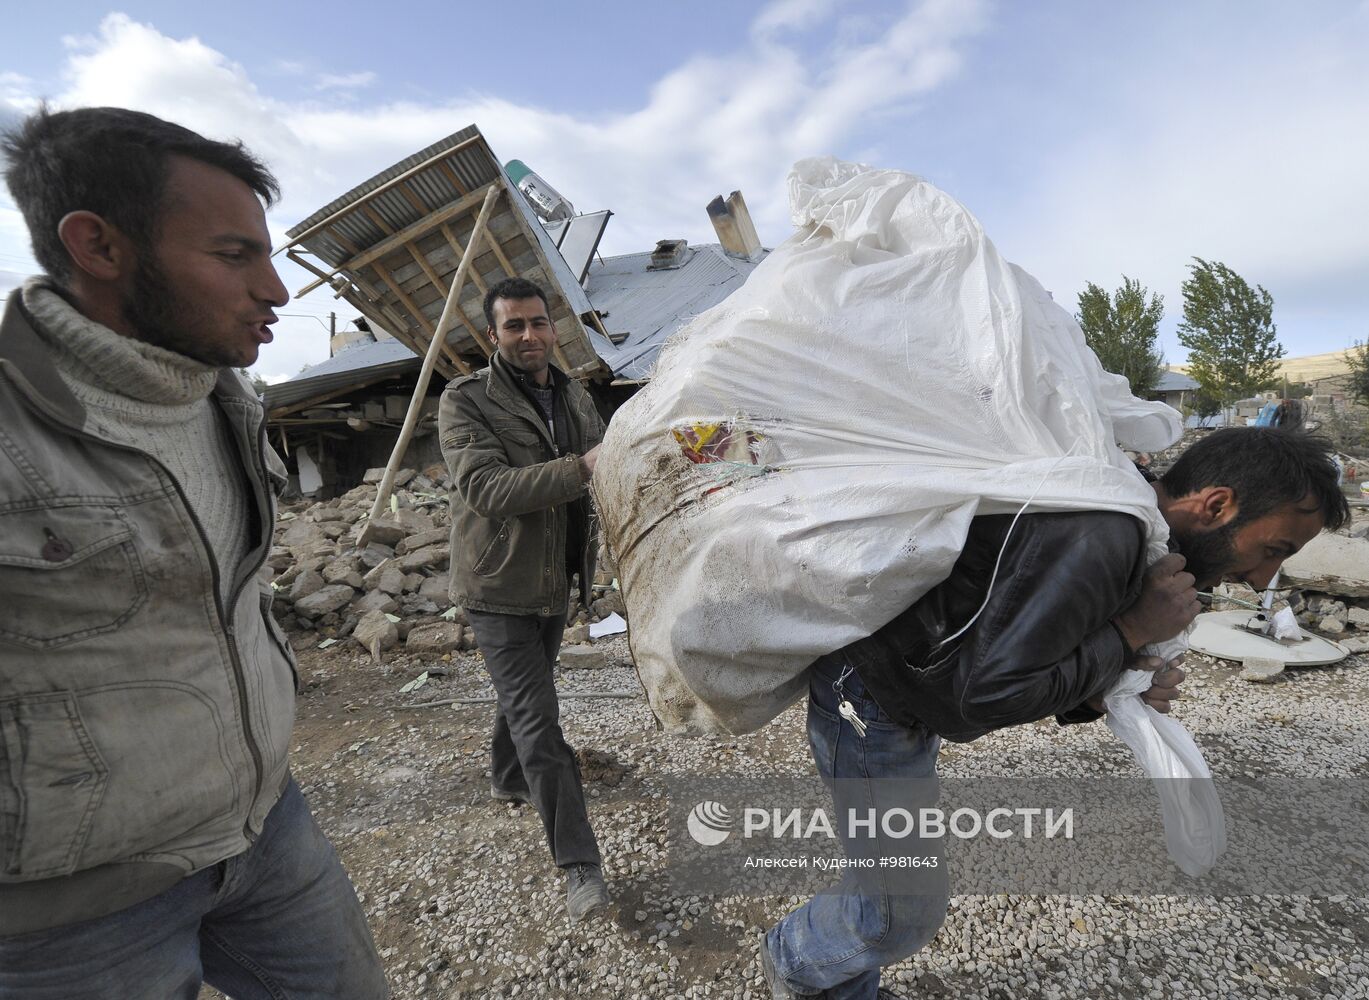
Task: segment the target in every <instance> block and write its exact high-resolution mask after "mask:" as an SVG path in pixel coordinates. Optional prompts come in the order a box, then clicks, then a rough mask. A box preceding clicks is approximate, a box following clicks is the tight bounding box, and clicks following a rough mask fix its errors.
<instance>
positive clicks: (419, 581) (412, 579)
mask: <svg viewBox="0 0 1369 1000" xmlns="http://www.w3.org/2000/svg"><path fill="white" fill-rule="evenodd" d="M426 579H428V578H427V577H426V576H424V575H423V574H422V573H405V574H404V593H406V594H417V593H418V588H419V587H421V586H423V581H424V580H426Z"/></svg>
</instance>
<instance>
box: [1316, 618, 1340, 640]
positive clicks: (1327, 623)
mask: <svg viewBox="0 0 1369 1000" xmlns="http://www.w3.org/2000/svg"><path fill="white" fill-rule="evenodd" d="M1317 628H1319V629H1320V630H1321V631H1323V632H1325V633H1326V634H1327V635H1340V634H1341V633H1342V632H1344V631H1345V622H1343V621H1341V620H1340V619H1339V618H1337V617H1336V616H1335V615H1327V616H1325V617H1324V618H1322V620H1321V622H1320V623H1319V624H1318V625H1317Z"/></svg>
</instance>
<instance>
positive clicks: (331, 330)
mask: <svg viewBox="0 0 1369 1000" xmlns="http://www.w3.org/2000/svg"><path fill="white" fill-rule="evenodd" d="M336 336H337V313H335V312H330V313H329V314H328V357H330V358H331V357H332V356H333V339H334V338H335V337H336Z"/></svg>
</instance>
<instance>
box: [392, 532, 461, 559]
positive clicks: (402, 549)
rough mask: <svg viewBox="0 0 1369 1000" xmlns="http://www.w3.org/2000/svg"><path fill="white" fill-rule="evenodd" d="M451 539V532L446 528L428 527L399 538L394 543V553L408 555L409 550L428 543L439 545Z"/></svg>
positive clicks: (414, 550) (411, 550) (414, 549)
mask: <svg viewBox="0 0 1369 1000" xmlns="http://www.w3.org/2000/svg"><path fill="white" fill-rule="evenodd" d="M450 541H451V533H450V532H448V531H447V529H446V528H430V529H429V530H427V531H418V532H415V533H414V534H412V535H410V536H409V537H407V538H401V539H400V540H399V543H398V544H397V545H395V555H397V556H403V555H408V554H409V553H410V552H416V551H417V550H419V549H421V548H423V547H425V546H428V545H441V544H444V543H448V542H450Z"/></svg>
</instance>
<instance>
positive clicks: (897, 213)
mask: <svg viewBox="0 0 1369 1000" xmlns="http://www.w3.org/2000/svg"><path fill="white" fill-rule="evenodd" d="M789 186H790V198H791V206H792V209H793V215H794V221H795V224H796V225H797V226H798V227H799V230H798V232H797V233H796V234H795V235H794V236H793V237H792V238H790V239H789V240H788V241H786V242H785V243H784V244H783V245H782V246H780V247H778V248H776V249H775V250H774V251H772V252H771V254H770V255H769V256H768V257H767V258H766V259H765V260H764V261H763V262H762V263H761V264H760V265H759V266H758V267H757V268H756V269H755V270H754V271H753V272H752V274H751V276H750V277H749V278H748V280H747V282H746V284H744V285H743V286H742V287H741V288H740V289H738V290H737V291H736V292H734V293H733V294H732V295H731V296H730V297H729V298H727V299H726V300H724V301H723V302H722V303H721V304H719V305H718V306H716V307H715V308H713V309H710V310H708V311H707V312H705V313H703V314H701V315H700V316H698V317H696V318H695V319H694V320H693V321H692V322H691V323H690V324H688V325H687V326H686V327H685V328H684V329H683V330H682V331H680V333H678V334H677V335H676V336H675V337H673V338H672V339H671V341H670V342H669V343H668V344H667V345H666V347H665V348H664V349H663V351H662V352H661V356H660V359H659V360H658V362H657V365H656V369H655V372H654V374H653V377H652V380H651V382H650V383H649V384H648V385H647V386H646V387H645V388H643V389H642V391H640V392H639V393H638V394H637V395H636V396H634V397H633V398H632V399H631V400H630V401H629V402H628V403H627V404H626V405H624V406H623V407H622V408H621V409H620V410H619V411H618V412H617V414H616V415H615V416H614V419H613V421H612V423H611V424H610V426H609V428H608V432H607V435H606V436H605V438H604V443H603V448H602V451H601V455H600V460H599V463H598V466H597V469H596V473H595V477H594V485H593V489H594V494H595V500H596V506H597V508H598V510H599V513H600V517H601V521H602V525H603V529H604V537H605V540H606V542H607V544H608V546H609V549H610V551H611V552H612V553H613V555H614V557H615V559H616V560H617V565H618V579H619V582H620V584H621V586H622V591H623V598H624V601H625V602H626V604H627V608H628V611H629V615H628V617H629V620H630V621H631V622H632V628H631V631H630V637H629V639H630V643H631V646H632V652H633V659H634V661H635V663H636V665H637V669H638V673H639V676H640V677H641V679H642V683H643V686H644V687H645V689H646V691H647V695H648V699H649V701H650V704H651V708H652V711H653V712H654V713H655V714H656V717H657V719H658V720H659V721H660V722H661V724H662V726H663V727H664V728H666V729H667V730H677V731H678V730H694V731H700V730H702V731H712V732H719V731H721V732H733V733H741V732H750V731H752V730H754V729H757V728H759V727H760V726H762V725H764V724H765V723H766V722H768V721H769V720H770V719H772V718H774V716H776V715H777V714H779V712H781V711H783V709H784V708H785V707H786V706H788V705H789V704H791V703H792V702H793V701H795V700H796V699H798V698H799V697H801V696H802V695H803V693H804V692H805V690H806V685H807V679H806V671H807V668H808V666H809V665H810V664H811V663H812V662H813V661H814V660H815V659H817V658H818V657H819V656H821V655H823V654H824V653H828V652H831V651H832V650H834V649H839V648H841V647H842V646H845V645H847V644H848V643H850V642H853V641H855V640H856V639H860V638H863V637H865V636H868V635H870V634H871V633H873V632H875V631H876V630H877V629H879V628H880V626H882V625H884V624H885V623H886V622H888V621H890V620H891V619H892V618H893V617H894V616H895V615H897V614H899V613H900V612H902V611H903V610H904V609H905V608H907V607H908V606H909V605H911V604H912V603H913V602H914V601H915V600H917V598H919V597H921V596H922V595H923V594H924V593H926V592H927V591H928V590H929V589H931V588H932V587H933V586H935V585H936V584H937V583H939V582H940V581H941V580H943V579H945V578H946V576H947V575H948V574H949V573H950V570H951V567H952V566H953V565H954V563H955V560H956V559H957V558H958V556H959V554H960V550H961V548H962V547H963V545H964V541H965V536H966V533H967V531H968V530H969V524H970V520H971V519H972V518H973V517H975V516H976V515H979V514H997V513H1013V512H1016V511H1017V510H1018V509H1020V508H1021V507H1022V506H1023V505H1024V504H1025V503H1027V502H1028V500H1031V505H1030V509H1032V510H1085V509H1087V510H1110V511H1119V512H1122V513H1126V514H1130V515H1132V516H1134V517H1137V518H1138V519H1140V520H1141V521H1142V522H1143V524H1144V525H1145V528H1146V533H1147V540H1148V547H1149V555H1150V557H1151V558H1152V559H1154V558H1157V557H1158V556H1160V555H1163V554H1164V552H1165V551H1166V548H1165V541H1166V539H1167V538H1168V527H1167V526H1166V525H1165V522H1164V519H1163V518H1162V517H1161V516H1160V513H1159V511H1158V509H1157V507H1156V501H1155V494H1154V491H1153V490H1152V489H1151V487H1150V485H1149V484H1148V483H1146V482H1145V481H1144V480H1143V479H1142V478H1141V477H1140V475H1138V474H1137V472H1136V469H1135V467H1134V466H1133V465H1132V464H1131V463H1130V462H1128V461H1127V460H1126V457H1125V456H1124V455H1123V454H1122V451H1121V450H1120V449H1119V448H1118V444H1119V443H1120V444H1122V445H1123V446H1124V447H1128V448H1131V449H1134V450H1139V451H1157V450H1160V449H1162V448H1164V447H1166V446H1168V445H1169V444H1171V443H1172V442H1173V441H1175V440H1177V439H1178V437H1179V433H1180V426H1179V415H1178V413H1177V412H1176V411H1175V410H1173V409H1172V408H1170V407H1168V406H1166V405H1165V404H1163V403H1151V402H1143V401H1141V400H1138V399H1135V398H1133V397H1132V396H1131V394H1130V392H1129V391H1128V389H1127V382H1126V380H1125V379H1123V378H1121V377H1120V376H1117V375H1112V374H1109V373H1107V372H1105V371H1103V369H1102V367H1101V366H1100V365H1099V363H1098V359H1097V358H1096V357H1095V356H1094V354H1093V352H1092V351H1090V350H1089V349H1088V347H1087V345H1086V344H1085V342H1084V337H1083V333H1082V332H1081V331H1080V329H1079V326H1078V324H1077V323H1075V321H1074V319H1073V318H1072V317H1071V315H1070V314H1069V313H1068V312H1067V311H1066V310H1064V309H1063V308H1061V307H1060V306H1059V305H1057V304H1056V303H1055V302H1053V301H1052V300H1051V297H1050V295H1049V294H1048V293H1047V292H1046V291H1045V290H1044V289H1043V288H1042V287H1041V286H1040V285H1039V284H1038V283H1037V282H1036V281H1035V280H1034V279H1033V278H1032V277H1031V276H1030V275H1028V274H1027V273H1026V272H1024V271H1022V270H1021V269H1020V268H1017V267H1014V266H1013V265H1011V264H1009V263H1008V262H1007V261H1005V260H1003V259H1002V258H1001V257H1000V256H999V254H998V252H997V250H996V249H995V248H994V246H993V244H992V243H991V242H990V241H989V240H988V238H987V237H986V236H985V235H984V233H983V231H982V229H981V228H980V226H979V223H978V222H977V221H976V220H975V218H974V217H973V216H972V215H970V213H969V212H968V211H966V210H965V208H964V207H963V206H961V205H960V204H959V203H958V202H956V201H955V200H954V199H953V198H951V197H949V196H948V195H946V194H945V193H943V192H941V191H939V190H937V189H936V188H935V187H933V186H932V185H930V184H927V183H926V182H924V181H922V180H920V179H918V178H917V177H914V176H912V175H910V174H906V173H903V172H901V171H895V170H874V169H871V168H869V167H864V166H860V165H857V164H851V163H842V162H839V161H837V160H833V159H830V158H828V159H817V160H804V161H801V162H800V163H798V164H797V165H796V166H795V168H794V170H793V172H792V173H791V175H790V179H789Z"/></svg>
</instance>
